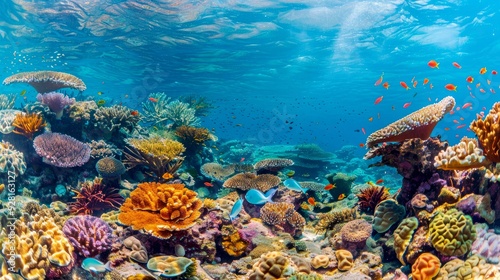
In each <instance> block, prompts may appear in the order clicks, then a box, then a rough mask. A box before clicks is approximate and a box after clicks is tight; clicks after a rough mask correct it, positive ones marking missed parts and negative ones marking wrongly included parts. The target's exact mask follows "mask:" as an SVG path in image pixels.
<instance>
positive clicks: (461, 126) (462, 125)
mask: <svg viewBox="0 0 500 280" xmlns="http://www.w3.org/2000/svg"><path fill="white" fill-rule="evenodd" d="M465 126H466V124H461V125H459V126H457V129H460V128H463V127H465Z"/></svg>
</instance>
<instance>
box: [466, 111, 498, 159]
mask: <svg viewBox="0 0 500 280" xmlns="http://www.w3.org/2000/svg"><path fill="white" fill-rule="evenodd" d="M470 129H471V130H472V131H474V133H475V134H476V135H477V138H478V140H479V143H480V144H481V148H483V151H484V155H485V156H486V158H488V159H489V160H490V161H492V162H500V102H497V103H495V104H493V107H492V108H491V110H490V112H489V113H488V115H486V117H485V118H484V120H483V119H482V117H481V116H478V117H477V120H475V121H473V122H472V123H471V124H470Z"/></svg>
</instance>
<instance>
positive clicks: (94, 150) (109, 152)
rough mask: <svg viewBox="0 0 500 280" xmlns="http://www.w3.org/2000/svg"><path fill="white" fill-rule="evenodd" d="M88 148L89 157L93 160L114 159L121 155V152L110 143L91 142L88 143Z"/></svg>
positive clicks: (102, 141)
mask: <svg viewBox="0 0 500 280" xmlns="http://www.w3.org/2000/svg"><path fill="white" fill-rule="evenodd" d="M89 146H90V157H91V158H93V159H96V158H103V157H115V156H121V155H122V150H120V149H118V148H117V147H116V146H115V145H113V144H111V143H106V142H105V141H104V140H99V141H95V140H92V141H91V142H90V143H89Z"/></svg>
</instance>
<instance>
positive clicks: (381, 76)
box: [374, 73, 384, 86]
mask: <svg viewBox="0 0 500 280" xmlns="http://www.w3.org/2000/svg"><path fill="white" fill-rule="evenodd" d="M383 79H384V73H382V75H380V78H378V80H377V81H376V82H375V84H374V86H378V85H380V84H381V83H382V80H383Z"/></svg>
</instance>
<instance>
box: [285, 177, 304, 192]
mask: <svg viewBox="0 0 500 280" xmlns="http://www.w3.org/2000/svg"><path fill="white" fill-rule="evenodd" d="M283 185H285V187H287V188H288V189H291V190H292V191H296V192H303V193H306V192H307V189H306V188H303V187H302V186H301V185H300V184H299V182H297V181H295V180H294V179H291V178H290V179H286V180H285V181H284V182H283Z"/></svg>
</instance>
